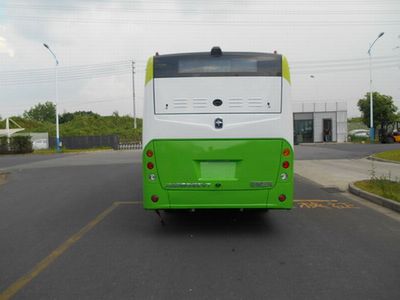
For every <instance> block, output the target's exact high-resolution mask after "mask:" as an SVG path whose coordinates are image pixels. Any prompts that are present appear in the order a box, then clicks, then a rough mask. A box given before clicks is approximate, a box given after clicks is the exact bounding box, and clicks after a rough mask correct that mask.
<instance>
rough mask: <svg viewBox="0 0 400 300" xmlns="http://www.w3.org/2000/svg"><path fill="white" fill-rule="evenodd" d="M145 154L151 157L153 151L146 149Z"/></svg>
mask: <svg viewBox="0 0 400 300" xmlns="http://www.w3.org/2000/svg"><path fill="white" fill-rule="evenodd" d="M146 155H147V157H152V156H153V155H154V153H153V151H151V150H147V151H146Z"/></svg>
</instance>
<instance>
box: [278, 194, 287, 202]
mask: <svg viewBox="0 0 400 300" xmlns="http://www.w3.org/2000/svg"><path fill="white" fill-rule="evenodd" d="M278 199H279V201H281V202H283V201H285V200H286V196H285V195H284V194H281V195H279V197H278Z"/></svg>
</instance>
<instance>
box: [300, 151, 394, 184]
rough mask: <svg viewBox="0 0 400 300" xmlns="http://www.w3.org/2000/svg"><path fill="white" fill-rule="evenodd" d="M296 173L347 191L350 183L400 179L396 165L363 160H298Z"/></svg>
mask: <svg viewBox="0 0 400 300" xmlns="http://www.w3.org/2000/svg"><path fill="white" fill-rule="evenodd" d="M295 173H296V174H299V175H300V176H303V177H306V178H308V179H310V180H312V181H314V182H316V183H318V184H320V185H323V186H334V187H338V188H339V189H340V190H342V191H345V190H347V187H348V186H349V183H351V182H354V181H358V180H364V179H370V178H371V176H372V174H373V173H374V174H375V176H376V177H381V176H385V177H389V176H390V177H391V178H392V179H396V178H397V179H400V166H399V165H398V164H394V163H385V162H379V161H373V160H369V159H366V158H362V159H329V160H298V161H296V164H295Z"/></svg>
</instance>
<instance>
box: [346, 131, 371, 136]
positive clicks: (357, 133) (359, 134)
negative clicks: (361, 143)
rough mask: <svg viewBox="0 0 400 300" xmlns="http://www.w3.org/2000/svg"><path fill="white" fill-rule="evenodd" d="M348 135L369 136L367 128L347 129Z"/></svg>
mask: <svg viewBox="0 0 400 300" xmlns="http://www.w3.org/2000/svg"><path fill="white" fill-rule="evenodd" d="M349 135H350V136H355V137H369V130H368V129H354V130H351V131H349Z"/></svg>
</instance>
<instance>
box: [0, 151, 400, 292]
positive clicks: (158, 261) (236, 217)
mask: <svg viewBox="0 0 400 300" xmlns="http://www.w3.org/2000/svg"><path fill="white" fill-rule="evenodd" d="M304 147H309V146H304ZM301 149H302V148H301ZM328 150H329V151H331V150H330V149H328ZM301 151H303V150H301ZM304 151H306V149H304ZM309 151H310V150H309ZM318 151H323V150H318ZM337 151H341V150H337ZM350 152H351V151H350ZM305 153H306V154H304V153H303V155H309V153H308V152H307V151H306V152H305ZM339 153H340V152H339ZM299 154H300V152H299ZM335 155H336V156H339V154H338V153H336V154H335ZM0 163H1V160H0ZM0 168H3V169H7V170H8V171H9V172H11V174H10V177H9V180H8V182H7V183H6V184H4V185H2V186H0V234H1V237H2V238H1V240H2V241H3V242H2V243H0V253H2V255H1V258H0V293H1V294H0V295H1V296H0V299H3V298H5V299H6V298H7V297H8V296H13V297H15V299H37V298H40V299H55V298H56V299H71V298H81V299H179V298H194V299H200V298H202V299H204V298H206V299H232V298H235V299H258V298H268V297H270V298H272V299H338V298H344V299H363V298H366V299H399V298H400V289H399V279H398V278H399V277H400V261H399V260H398V253H400V220H399V217H398V216H397V215H395V214H391V213H389V212H387V211H386V210H385V209H380V208H379V209H375V208H374V206H373V205H371V204H367V205H364V203H363V201H361V200H359V199H357V198H355V197H352V196H350V195H348V194H346V193H334V192H332V191H329V190H324V189H322V188H321V186H318V185H316V184H314V183H313V182H310V181H309V180H307V179H305V178H302V177H296V187H295V188H296V191H295V193H296V199H297V201H296V207H295V209H293V210H291V211H270V212H268V213H267V214H262V213H254V212H248V213H239V212H237V211H236V212H231V211H229V212H221V211H220V212H218V211H217V212H216V211H205V212H196V213H189V212H187V213H179V214H163V217H164V218H165V222H166V226H161V224H160V222H159V219H158V217H157V215H156V214H155V213H154V212H147V211H144V210H143V209H142V207H141V204H140V199H141V161H140V155H139V152H133V151H132V152H131V151H124V152H101V153H90V154H79V155H74V156H71V155H69V156H62V157H57V158H52V159H51V160H40V161H37V160H35V159H33V160H31V161H29V159H28V160H26V159H23V160H22V161H21V164H18V163H17V164H15V163H14V164H9V165H8V166H7V167H6V168H4V167H3V166H1V167H0ZM1 297H3V298H1Z"/></svg>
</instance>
